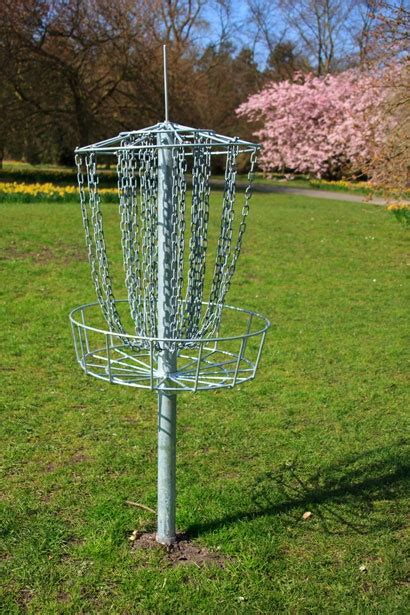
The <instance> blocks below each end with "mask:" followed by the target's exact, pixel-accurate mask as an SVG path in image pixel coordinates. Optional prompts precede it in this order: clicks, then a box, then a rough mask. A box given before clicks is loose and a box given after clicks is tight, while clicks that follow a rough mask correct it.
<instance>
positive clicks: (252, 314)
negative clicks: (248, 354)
mask: <svg viewBox="0 0 410 615" xmlns="http://www.w3.org/2000/svg"><path fill="white" fill-rule="evenodd" d="M115 303H128V300H127V299H116V300H115ZM209 303H210V302H209V301H201V305H209ZM94 307H100V304H99V303H98V301H94V302H92V303H84V304H83V305H79V306H77V307H75V308H73V309H72V310H71V311H70V313H69V318H70V322H71V323H72V324H73V325H75V326H77V327H80V328H82V329H87V330H88V331H94V332H95V333H101V334H103V335H113V336H115V337H118V338H124V339H126V340H135V341H144V342H149V343H156V342H162V343H167V342H168V343H180V344H183V343H186V344H192V343H196V342H197V343H203V342H223V341H235V340H241V339H246V338H250V337H257V336H259V335H262V334H263V333H266V331H267V330H268V329H269V328H270V327H271V326H272V325H271V322H270V321H269V319H268V318H267V317H266V316H263V314H260V313H259V312H255V311H253V310H248V309H246V308H240V307H236V306H234V305H229V304H226V303H225V304H223V305H222V311H224V310H228V311H229V310H230V311H233V312H240V313H242V314H247V315H248V316H250V317H252V319H253V318H259V319H261V320H262V321H263V322H264V326H263V327H262V328H261V329H258V330H257V331H252V332H250V331H248V332H245V333H242V334H240V335H230V336H222V337H221V336H213V337H192V338H169V337H150V336H144V335H133V334H128V333H117V332H116V331H112V330H110V329H100V328H98V327H92V326H90V325H87V324H85V322H83V321H82V320H81V321H78V320H76V319H75V314H76V313H84V311H85V310H87V308H94Z"/></svg>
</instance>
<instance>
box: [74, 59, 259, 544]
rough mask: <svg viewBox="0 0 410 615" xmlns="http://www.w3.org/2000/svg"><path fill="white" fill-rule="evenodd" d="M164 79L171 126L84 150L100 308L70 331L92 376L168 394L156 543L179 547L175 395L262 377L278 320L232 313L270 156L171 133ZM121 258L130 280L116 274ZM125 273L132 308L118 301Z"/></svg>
mask: <svg viewBox="0 0 410 615" xmlns="http://www.w3.org/2000/svg"><path fill="white" fill-rule="evenodd" d="M164 56H165V51H164ZM164 60H165V58H164ZM164 79H165V121H164V122H161V123H158V124H155V125H154V126H150V127H148V128H144V129H142V130H135V131H130V132H122V133H120V134H119V135H118V136H117V137H114V138H111V139H108V140H106V141H101V142H99V143H94V144H93V145H88V146H86V147H79V148H77V149H76V164H77V168H78V183H79V189H80V202H81V211H82V219H83V224H84V229H85V239H86V246H87V250H88V258H89V262H90V266H91V275H92V280H93V282H94V286H95V290H96V295H97V302H96V303H91V304H86V305H82V306H80V307H77V308H75V309H74V310H73V311H72V312H71V314H70V320H71V326H72V331H73V337H74V345H75V351H76V357H77V361H78V362H79V364H80V366H81V367H82V369H83V370H84V372H85V373H86V374H89V375H90V376H94V377H95V378H99V379H100V380H105V381H108V382H110V383H115V384H122V385H126V386H130V387H136V388H142V389H149V390H151V391H156V392H157V394H158V511H157V541H158V542H159V543H161V544H172V543H173V542H174V541H175V540H176V532H175V493H176V489H175V483H176V395H177V393H180V392H184V391H190V392H195V391H200V390H214V389H221V388H232V387H234V386H236V385H238V384H241V383H243V382H246V381H247V380H251V379H252V378H254V377H255V374H256V370H257V368H258V364H259V360H260V357H261V353H262V348H263V344H264V340H265V335H266V331H267V329H268V328H269V321H268V320H267V319H266V318H265V317H264V316H262V315H260V314H258V313H256V312H252V311H250V310H245V309H243V308H239V307H233V306H230V305H227V304H226V303H225V297H226V294H227V292H228V290H229V287H230V284H231V281H232V276H233V274H234V271H235V266H236V263H237V260H238V257H239V254H240V251H241V246H242V239H243V235H244V231H245V225H246V218H247V215H248V210H249V200H250V197H251V180H252V175H253V171H254V167H255V162H256V154H257V151H258V147H259V146H258V145H256V144H254V143H250V142H248V141H243V140H241V139H238V138H230V137H225V136H221V135H219V134H216V133H215V132H214V131H212V130H199V129H194V128H189V127H186V126H181V125H179V124H174V123H172V122H169V121H168V104H167V94H166V71H165V61H164ZM240 154H247V155H248V156H250V170H249V173H248V183H247V187H246V190H245V192H244V194H243V195H238V194H236V192H235V181H236V163H237V159H238V156H239V155H240ZM213 156H218V157H219V160H222V161H223V163H224V166H225V177H224V182H223V190H222V191H220V192H219V193H218V197H219V198H218V197H217V198H215V199H214V200H213V202H212V203H211V201H210V193H211V183H210V177H211V160H212V157H213ZM107 157H108V158H107ZM112 158H114V159H115V160H116V164H117V175H118V203H119V215H118V216H117V218H118V224H117V225H116V228H117V231H118V236H117V237H116V238H114V237H113V234H114V231H115V229H113V228H112V225H111V226H109V227H108V225H107V224H104V223H103V219H104V220H105V216H106V214H107V215H108V213H110V212H108V209H109V208H110V209H111V210H112V208H113V205H108V204H107V205H104V204H103V203H102V202H103V200H104V190H102V189H100V180H101V178H102V179H103V178H104V170H103V169H102V167H103V164H104V163H105V162H106V161H107V160H110V159H112ZM189 175H191V176H192V186H191V185H189V183H188V177H189ZM240 196H241V199H240V198H239V197H240ZM240 200H242V203H241V204H240V205H239V211H238V202H239V201H240ZM103 212H104V216H103ZM105 222H106V220H105ZM211 226H212V230H215V229H219V231H218V237H217V238H216V240H215V241H213V242H212V241H211V240H210V241H208V239H211V235H212V233H211V232H210V227H211ZM108 235H110V237H109V238H108ZM110 241H111V243H112V244H113V246H112V251H111V252H110V246H111V244H110ZM115 241H116V245H118V250H117V251H115V247H114V242H115ZM119 246H121V248H120V247H119ZM118 252H120V253H121V257H122V258H121V259H117V260H118V261H119V260H122V263H121V264H122V266H123V272H124V273H123V274H122V275H119V274H118V271H119V267H117V269H116V267H115V265H116V262H115V255H116V254H118ZM117 264H118V263H117ZM116 274H117V280H120V281H121V284H122V287H123V291H124V294H125V297H126V298H125V299H124V298H122V299H117V298H116V297H117V296H119V295H118V294H117V288H116V286H115V284H116V283H117V281H116V278H115V275H116ZM206 274H208V275H206ZM121 284H117V286H118V287H119V288H118V290H119V292H121V289H122V287H121Z"/></svg>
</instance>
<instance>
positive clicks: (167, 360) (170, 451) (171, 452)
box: [157, 132, 177, 545]
mask: <svg viewBox="0 0 410 615" xmlns="http://www.w3.org/2000/svg"><path fill="white" fill-rule="evenodd" d="M172 142H173V138H172V136H171V134H170V133H166V132H164V133H162V134H159V135H158V145H170V144H172ZM172 181H173V180H172V148H170V147H163V148H159V150H158V338H160V339H161V338H170V337H172V331H171V328H170V324H171V318H172V315H171V313H170V305H171V301H170V297H171V285H172V279H173V275H172V273H173V272H172V265H171V263H172V259H171V255H172V248H173V244H172V207H173V202H172ZM160 345H161V348H162V350H161V352H160V353H159V355H158V373H159V375H160V377H162V378H164V379H165V380H166V379H167V377H168V375H169V374H170V373H172V372H175V370H176V353H175V350H173V349H172V347H171V346H170V344H169V343H166V342H165V343H163V342H161V341H160ZM176 409H177V402H176V395H175V394H174V393H167V392H165V391H161V390H159V391H158V526H157V541H158V542H159V543H161V544H166V545H169V544H172V543H173V542H175V539H176V532H175V507H176V506H175V500H176Z"/></svg>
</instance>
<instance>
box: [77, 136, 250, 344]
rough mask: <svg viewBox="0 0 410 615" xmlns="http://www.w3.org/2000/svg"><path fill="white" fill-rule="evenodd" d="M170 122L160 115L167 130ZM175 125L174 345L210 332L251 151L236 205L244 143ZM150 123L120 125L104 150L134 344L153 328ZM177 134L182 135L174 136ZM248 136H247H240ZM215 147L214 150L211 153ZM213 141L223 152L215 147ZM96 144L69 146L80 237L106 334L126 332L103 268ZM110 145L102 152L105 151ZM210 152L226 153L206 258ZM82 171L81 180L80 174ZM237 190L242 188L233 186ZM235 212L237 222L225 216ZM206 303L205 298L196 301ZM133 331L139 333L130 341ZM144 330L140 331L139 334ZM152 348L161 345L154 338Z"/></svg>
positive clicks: (231, 255)
mask: <svg viewBox="0 0 410 615" xmlns="http://www.w3.org/2000/svg"><path fill="white" fill-rule="evenodd" d="M168 126H175V125H171V124H164V127H165V128H164V129H166V130H169V128H168ZM173 131H174V140H173V142H172V145H171V151H172V184H171V185H172V194H171V207H170V216H171V224H170V229H171V231H170V232H171V234H172V236H171V240H170V244H171V246H172V250H171V255H170V269H171V284H170V296H169V330H170V331H171V332H172V337H171V339H175V340H184V341H176V342H175V345H174V346H175V348H181V347H190V346H195V341H192V342H191V341H190V340H198V339H205V338H207V337H213V336H216V335H217V334H218V330H219V327H220V321H221V313H222V310H223V306H224V302H225V297H226V294H227V292H228V290H229V287H230V284H231V280H232V276H233V274H234V272H235V268H236V264H237V260H238V258H239V255H240V251H241V246H242V241H243V236H244V232H245V229H246V219H247V215H248V211H249V201H250V198H251V193H252V179H253V174H254V169H255V164H256V154H257V147H256V146H253V147H251V148H248V149H247V150H246V151H249V152H250V168H249V172H248V183H247V187H246V190H245V194H244V195H243V205H242V209H241V210H239V211H236V210H237V208H238V201H239V195H238V194H237V192H236V190H235V184H236V174H237V158H238V154H239V153H240V152H241V151H243V148H242V149H241V143H243V142H240V141H239V140H238V139H229V141H228V142H227V143H223V146H222V144H221V139H222V138H220V139H219V141H216V138H215V137H214V133H206V132H203V133H200V134H196V133H195V134H194V137H195V138H194V139H193V140H192V142H188V143H187V142H186V140H185V142H184V140H183V139H182V138H181V134H180V133H179V132H178V130H176V129H175V128H174V129H173ZM157 134H158V132H155V131H152V132H149V131H146V132H144V134H143V135H142V137H141V135H140V134H139V133H124V134H123V135H121V139H120V141H119V143H118V145H117V147H115V148H113V150H114V151H113V152H112V153H113V154H115V155H116V159H117V165H116V170H117V178H118V200H119V232H120V242H121V248H122V257H123V263H124V282H125V289H126V292H127V298H128V305H129V313H130V316H131V319H132V322H133V323H134V331H128V334H129V335H133V336H136V337H133V339H132V340H131V339H129V341H127V338H124V340H125V344H126V345H128V346H129V347H131V348H134V349H141V348H149V345H150V339H155V338H156V337H157V336H158V322H157V319H158V310H157V302H158V243H157V232H158V145H157ZM182 136H184V135H182ZM248 145H253V144H248ZM215 146H217V149H218V151H216V152H215V149H216V147H215ZM221 148H222V151H221ZM96 152H97V153H98V148H96V149H95V151H90V152H84V153H83V152H81V153H77V155H76V164H77V171H78V173H77V178H78V185H79V192H80V204H81V212H82V219H83V225H84V230H85V242H86V247H87V251H88V258H89V262H90V267H91V277H92V280H93V282H94V286H95V291H96V295H97V299H98V302H99V304H100V306H101V310H102V313H103V315H104V318H105V320H106V321H107V324H108V326H109V328H110V330H111V331H112V332H113V333H118V334H122V335H127V331H126V327H125V325H124V324H123V322H122V319H121V316H120V314H119V312H118V309H117V304H118V302H116V300H115V297H114V292H113V282H112V278H111V273H110V265H109V254H107V245H106V241H105V238H104V232H103V214H102V210H101V198H100V194H99V169H98V167H97V154H96ZM110 153H111V152H110ZM213 153H218V154H219V155H221V154H225V160H226V164H225V176H224V191H223V197H222V210H221V218H220V224H219V235H218V238H217V240H216V255H215V260H214V263H213V264H212V262H210V258H211V257H210V255H209V249H208V241H209V233H210V230H209V220H210V212H211V211H212V210H213V208H217V207H218V204H217V203H216V198H214V199H213V202H211V161H212V155H213ZM189 156H190V157H192V192H191V193H190V192H189V191H188V190H187V171H188V165H187V158H188V157H189ZM85 178H86V182H85ZM241 198H242V195H241ZM238 216H239V221H238V223H237V227H238V228H237V231H235V232H234V220H235V217H238ZM207 269H209V270H210V271H211V272H212V279H211V282H210V290H209V291H208V292H206V291H205V288H206V285H205V273H206V270H207ZM204 306H205V307H204ZM138 337H140V338H141V341H138ZM144 338H149V339H144ZM156 348H157V351H160V349H161V344H160V343H159V344H157V345H156Z"/></svg>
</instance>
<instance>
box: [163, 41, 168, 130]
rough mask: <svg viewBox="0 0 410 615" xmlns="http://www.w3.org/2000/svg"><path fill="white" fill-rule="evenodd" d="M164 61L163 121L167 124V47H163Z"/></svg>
mask: <svg viewBox="0 0 410 615" xmlns="http://www.w3.org/2000/svg"><path fill="white" fill-rule="evenodd" d="M162 50H163V59H164V103H165V121H166V122H168V80H167V46H166V45H163V47H162Z"/></svg>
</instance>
